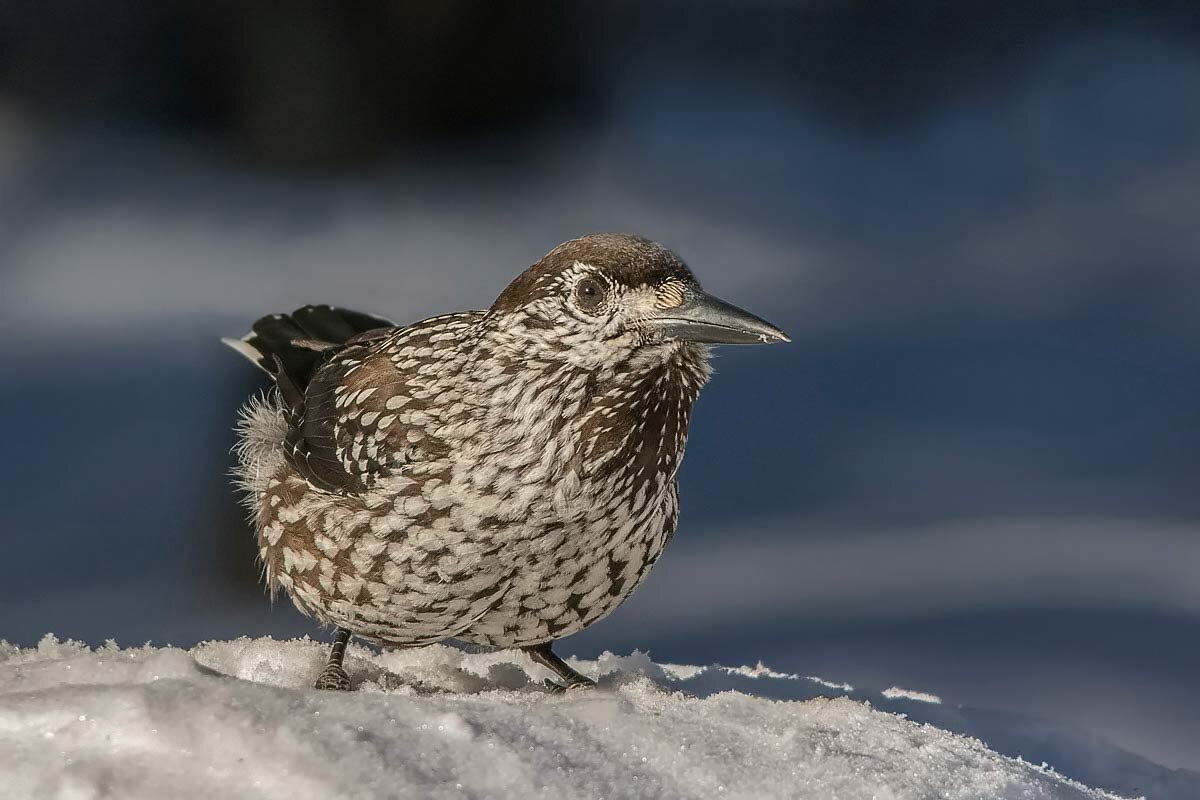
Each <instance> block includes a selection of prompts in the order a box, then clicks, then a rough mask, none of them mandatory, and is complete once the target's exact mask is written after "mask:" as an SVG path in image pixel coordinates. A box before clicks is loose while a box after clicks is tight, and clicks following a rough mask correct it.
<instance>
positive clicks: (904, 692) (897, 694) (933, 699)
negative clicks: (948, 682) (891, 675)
mask: <svg viewBox="0 0 1200 800" xmlns="http://www.w3.org/2000/svg"><path fill="white" fill-rule="evenodd" d="M880 694H881V695H883V696H884V697H886V698H887V699H889V700H895V699H897V698H900V699H903V700H916V701H917V702H918V703H935V704H939V705H940V704H941V702H942V698H940V697H938V696H937V695H936V694H929V693H927V692H914V691H913V690H912V689H901V688H900V687H899V686H892V687H891V688H888V689H884V690H883V691H882V692H880Z"/></svg>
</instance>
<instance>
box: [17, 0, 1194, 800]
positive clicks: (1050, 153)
mask: <svg viewBox="0 0 1200 800" xmlns="http://www.w3.org/2000/svg"><path fill="white" fill-rule="evenodd" d="M608 230H616V231H629V232H636V233H641V234H644V235H646V236H649V237H651V238H654V239H657V240H659V241H662V242H664V243H665V244H667V245H668V246H670V247H672V248H674V249H675V250H677V251H678V252H679V253H680V254H682V255H683V257H684V258H685V259H686V260H687V261H688V262H689V263H690V264H691V266H692V267H693V269H694V270H695V272H696V273H697V274H698V275H699V276H700V278H701V279H702V281H704V283H705V284H706V286H707V288H709V289H711V290H712V291H714V292H715V293H717V294H719V295H720V296H722V297H725V298H727V299H729V300H731V301H733V302H735V303H737V304H739V305H742V306H744V307H747V308H749V309H752V310H753V311H755V312H756V313H759V314H761V315H762V316H764V317H766V318H768V319H770V320H772V321H773V322H776V323H778V324H779V325H781V326H782V327H783V328H784V329H786V330H787V331H788V332H789V333H790V334H791V335H792V337H793V339H794V343H793V344H791V345H788V346H779V347H771V348H744V349H736V348H727V349H725V350H722V351H721V352H720V354H719V359H718V361H717V362H716V366H717V374H716V376H715V378H714V380H713V382H712V384H711V385H710V387H709V388H708V389H707V390H706V392H705V393H704V395H703V396H702V397H701V399H700V402H699V404H698V408H697V412H696V416H695V419H694V424H693V434H692V438H691V442H690V446H689V453H688V458H687V459H686V460H685V462H684V467H683V469H682V472H681V486H682V496H683V509H684V511H683V517H682V521H681V527H680V532H679V535H678V536H677V538H676V539H675V542H674V544H673V546H672V548H671V550H670V552H669V553H668V555H667V556H666V557H665V558H664V559H663V560H662V562H660V565H659V566H658V567H657V568H656V571H655V573H654V574H653V575H652V576H651V578H650V580H649V581H648V583H647V585H646V586H645V587H644V588H643V589H642V591H641V592H640V593H639V594H637V595H636V596H635V597H634V598H633V599H632V600H631V601H630V602H629V603H628V604H627V605H625V606H624V607H622V608H621V609H620V610H619V611H618V612H617V613H616V614H614V615H613V616H612V617H611V618H609V619H608V620H606V621H605V622H603V623H601V624H599V625H596V626H595V627H594V628H592V629H589V630H588V631H586V632H584V633H582V634H580V635H578V636H576V637H573V638H572V639H570V640H567V641H566V642H564V643H563V645H562V646H561V652H563V653H564V654H570V653H575V654H577V655H580V656H584V657H589V656H594V655H596V654H597V653H599V652H600V651H602V650H604V649H613V650H616V651H618V652H628V651H629V650H631V649H632V648H634V647H637V648H641V649H644V650H649V651H650V653H651V654H652V655H653V656H654V657H655V658H656V659H658V660H665V661H675V662H688V663H710V662H722V663H726V664H743V663H750V664H753V663H754V662H756V661H758V660H760V659H761V660H762V661H764V662H765V663H766V664H768V665H769V666H771V667H773V668H775V669H778V670H784V671H788V672H797V673H800V674H802V675H821V676H823V677H825V678H828V679H831V680H834V681H838V682H842V681H845V682H849V683H851V684H855V685H863V686H875V687H885V686H890V685H893V684H899V685H900V686H903V687H906V688H911V689H917V690H922V691H926V692H932V693H935V694H938V695H940V696H942V698H943V699H944V700H945V701H946V703H948V704H951V705H956V704H962V705H964V706H969V707H976V708H984V709H997V710H1002V711H1005V712H1011V713H1014V714H1020V715H1028V716H1033V717H1038V718H1041V719H1044V720H1046V721H1047V724H1048V725H1053V726H1057V727H1060V728H1068V729H1071V730H1074V731H1077V732H1080V733H1081V734H1082V735H1086V736H1094V737H1097V738H1099V739H1103V740H1106V741H1108V742H1111V743H1113V744H1114V745H1116V746H1118V747H1120V748H1123V749H1124V750H1127V751H1129V752H1130V753H1131V754H1136V755H1137V756H1139V757H1142V758H1144V759H1146V760H1148V761H1150V762H1153V763H1154V764H1158V765H1161V766H1163V767H1166V768H1169V769H1192V770H1200V579H1198V578H1200V495H1198V493H1197V480H1198V478H1200V403H1198V402H1197V394H1198V392H1200V314H1198V311H1200V268H1198V265H1200V6H1198V5H1197V4H1195V3H1194V2H1173V3H1172V2H1144V3H1126V2H1108V1H1106V0H1079V1H1078V2H1049V3H1047V2H1033V1H1032V0H1013V1H1012V2H1008V3H1003V4H999V3H985V2H965V1H963V2H935V3H910V4H906V3H867V2H841V1H839V0H825V1H824V2H819V1H818V2H807V3H803V2H802V3H785V2H779V1H778V0H743V1H742V2H733V0H705V1H704V2H698V3H697V2H691V3H683V2H672V0H654V1H653V2H637V3H635V2H620V0H617V1H615V2H599V3H589V4H562V3H556V2H549V0H546V1H545V2H532V3H530V2H526V3H515V2H512V3H504V2H498V3H488V4H477V3H468V2H439V3H418V2H391V3H374V2H372V3H354V4H345V3H334V2H321V1H320V0H293V1H292V2H289V3H275V2H268V0H238V2H234V0H215V2H214V0H206V1H205V2H199V0H190V1H187V2H178V3H171V4H165V3H146V2H137V0H108V2H105V3H102V4H98V3H91V2H85V0H39V2H31V1H29V2H23V1H22V0H6V2H3V3H0V336H2V337H3V342H4V345H3V347H0V375H2V377H0V415H2V416H0V418H2V419H3V426H4V438H3V442H4V444H3V449H2V450H0V495H2V497H3V509H4V515H3V518H2V519H3V523H2V527H0V535H2V536H3V537H4V539H3V541H4V554H5V556H4V560H3V563H4V580H3V581H0V638H6V639H8V640H10V641H13V642H17V643H20V644H25V645H28V644H33V643H36V642H37V640H38V639H39V638H40V637H41V636H42V635H43V634H45V633H46V632H49V631H52V632H54V633H56V634H58V635H59V636H62V637H75V638H82V639H85V640H87V641H89V642H91V643H93V644H99V643H101V642H103V641H104V640H105V639H107V638H114V639H116V640H117V641H118V642H120V643H122V644H140V643H142V642H145V641H148V640H152V641H154V642H157V643H163V642H169V643H175V644H180V645H190V644H192V643H194V642H196V641H198V640H201V639H206V638H213V637H230V636H237V635H241V634H247V635H262V634H273V635H277V636H293V635H300V634H304V633H312V634H314V635H316V634H318V633H319V632H318V631H317V630H316V628H315V626H314V625H312V624H311V623H310V622H308V621H307V620H306V619H304V618H302V617H300V616H299V615H298V613H296V612H295V611H294V610H293V609H292V608H291V606H290V604H288V603H287V602H286V601H284V602H280V603H277V604H276V605H275V606H274V607H272V606H271V605H270V604H269V603H268V601H267V600H266V598H265V595H264V592H263V589H262V587H261V586H260V584H259V582H258V579H259V573H258V567H257V565H256V563H255V548H254V545H253V542H252V539H251V535H250V532H249V528H248V526H247V524H246V521H245V519H244V517H243V513H242V511H241V509H240V508H239V506H238V505H237V502H236V499H235V497H234V495H233V492H232V490H231V488H230V485H229V480H228V475H227V473H228V470H229V468H230V466H231V464H232V459H231V456H230V454H229V449H230V447H231V446H232V444H233V435H232V431H231V426H232V422H233V419H234V415H235V413H236V410H237V408H238V406H239V405H240V403H241V402H242V401H243V400H244V399H245V398H246V397H247V396H248V395H249V394H250V393H251V392H252V391H254V390H256V388H257V387H259V386H260V385H261V383H262V382H261V381H260V377H259V375H258V374H257V373H256V372H255V371H254V370H253V369H252V368H251V367H250V366H249V365H248V364H247V363H245V362H244V361H243V360H242V359H240V358H239V357H237V356H236V354H234V353H233V352H231V351H229V350H227V349H226V348H224V347H223V346H221V345H220V344H219V342H218V337H220V336H223V335H235V336H236V335H240V334H241V333H242V332H244V331H245V329H246V328H247V326H248V324H249V323H250V322H251V321H252V320H253V319H254V318H255V317H257V316H259V315H261V314H264V313H268V312H274V311H287V310H290V309H292V308H294V307H296V306H299V305H302V304H304V303H309V302H331V303H336V304H339V305H344V306H349V307H352V308H362V309H363V310H366V311H371V312H376V313H380V314H383V315H386V316H389V317H391V318H394V319H398V320H401V321H413V320H417V319H420V318H422V317H425V316H430V315H433V314H436V313H441V312H445V311H449V310H456V309H466V308H484V307H486V306H488V305H489V304H490V303H491V301H492V299H493V298H494V297H495V295H496V294H498V293H499V291H500V290H501V289H502V288H503V286H504V285H505V284H506V283H507V281H508V280H509V279H510V278H512V277H513V276H515V275H516V274H517V273H518V272H519V271H521V270H522V269H523V268H525V267H526V266H528V265H529V264H531V263H533V262H534V261H536V260H537V259H538V258H539V257H540V256H541V255H542V254H543V253H544V252H545V251H547V250H548V249H550V248H551V247H553V246H554V245H556V244H557V243H559V242H560V241H563V240H565V239H568V238H572V237H574V236H577V235H580V234H583V233H589V232H595V231H608ZM1163 796H1165V795H1163Z"/></svg>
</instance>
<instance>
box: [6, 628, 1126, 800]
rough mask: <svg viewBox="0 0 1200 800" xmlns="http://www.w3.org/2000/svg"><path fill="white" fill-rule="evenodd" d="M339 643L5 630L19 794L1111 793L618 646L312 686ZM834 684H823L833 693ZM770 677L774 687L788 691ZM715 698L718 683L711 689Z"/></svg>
mask: <svg viewBox="0 0 1200 800" xmlns="http://www.w3.org/2000/svg"><path fill="white" fill-rule="evenodd" d="M324 657H325V648H324V646H323V645H321V644H319V643H316V642H312V641H309V640H296V641H285V642H279V641H274V640H272V639H238V640H235V641H230V642H209V643H205V644H201V645H199V646H197V647H195V648H193V649H191V650H180V649H175V648H169V647H165V648H159V647H144V648H136V649H119V648H117V647H116V646H115V645H108V646H105V647H101V648H98V649H95V650H91V649H88V648H87V647H86V646H84V645H80V644H76V643H72V642H67V643H60V642H58V641H57V640H55V639H54V638H53V637H47V638H46V639H44V640H43V641H42V643H41V644H40V645H39V646H38V647H37V648H31V649H19V648H16V647H13V646H11V645H7V644H4V643H2V642H0V775H3V776H4V778H3V785H2V786H0V794H2V795H3V796H4V797H13V798H26V797H29V798H42V797H47V798H49V797H53V798H65V799H70V800H74V798H97V797H121V798H158V797H171V798H192V797H197V798H198V797H222V798H260V797H261V798H279V797H286V798H289V800H300V799H301V798H340V797H347V798H359V797H361V798H391V797H428V798H459V797H469V798H484V797H493V798H497V800H499V798H527V797H543V796H544V797H549V798H555V800H559V798H576V797H579V798H626V797H630V798H633V797H645V798H672V797H681V798H683V797H687V798H693V797H696V798H699V797H703V798H707V797H729V798H755V799H756V800H757V799H760V798H785V797H787V798H791V797H795V798H831V797H838V798H880V800H884V799H885V798H886V799H898V798H926V797H939V798H972V799H973V800H974V799H975V798H1107V797H1112V795H1108V794H1105V793H1103V792H1099V791H1095V790H1090V789H1087V788H1085V787H1083V786H1081V785H1079V784H1076V783H1073V782H1071V781H1068V780H1066V779H1065V778H1062V777H1061V776H1058V775H1056V774H1054V773H1053V772H1051V771H1050V770H1047V769H1044V768H1039V767H1034V766H1032V765H1030V764H1028V763H1025V762H1022V761H1019V760H1013V759H1009V758H1005V757H1003V756H1001V755H998V754H997V753H995V752H992V751H991V750H988V749H987V748H986V747H985V746H984V745H983V744H982V743H980V742H979V741H978V740H975V739H970V738H966V737H962V736H958V735H956V734H953V733H949V732H946V731H943V730H940V729H938V728H934V727H931V726H928V725H920V724H916V723H914V722H910V721H908V720H906V719H904V718H903V717H901V716H897V715H895V714H889V713H884V712H881V711H877V710H874V709H872V708H871V707H870V705H868V704H866V703H862V702H856V701H854V700H851V699H848V698H845V697H839V698H835V699H826V698H820V697H817V698H814V699H810V700H805V701H803V702H795V701H777V700H769V699H765V698H762V697H755V696H752V695H749V694H744V693H742V692H739V691H730V690H729V687H730V686H733V685H736V686H738V687H739V688H741V689H743V690H744V689H745V688H746V687H747V685H750V686H754V685H755V684H756V683H757V682H758V681H762V682H767V683H769V682H780V681H810V682H812V685H813V686H814V687H818V684H817V683H816V682H815V681H813V680H812V679H809V678H802V677H799V676H792V675H782V674H780V673H773V672H771V671H770V670H766V669H765V668H762V667H761V665H760V667H759V668H741V669H725V668H720V667H704V668H696V667H674V666H661V665H657V664H654V663H653V662H651V661H650V660H649V659H648V658H647V657H646V656H644V655H641V654H637V653H635V654H634V655H632V656H627V657H616V656H611V655H608V654H606V655H604V656H602V657H601V658H600V659H599V660H597V661H576V662H574V666H575V667H576V668H577V669H580V670H581V671H583V672H585V673H587V674H590V675H592V676H593V677H597V678H598V679H599V681H600V687H599V688H598V689H596V690H585V691H578V692H572V693H568V694H566V695H554V694H550V693H548V692H547V691H546V690H545V689H544V688H543V686H542V678H543V677H544V675H542V674H541V672H540V671H539V668H537V667H535V666H534V665H533V664H532V663H530V662H528V661H527V660H526V659H525V658H524V657H523V656H521V655H520V654H516V653H511V652H503V653H464V652H461V651H459V650H456V649H454V648H451V647H444V646H433V647H427V648H423V649H418V650H407V651H395V652H388V653H383V654H376V653H374V652H372V651H370V650H367V649H365V648H359V647H351V649H350V653H349V656H348V659H347V668H348V670H349V672H350V674H351V677H352V678H353V679H354V681H355V683H356V685H357V686H358V687H359V690H358V691H356V692H354V693H350V694H339V693H330V692H318V691H316V690H313V689H310V688H308V687H309V685H310V683H311V681H312V680H313V677H314V676H315V675H316V674H317V672H318V671H319V669H320V667H321V666H322V665H323V663H324ZM817 690H818V691H819V687H818V688H817ZM768 693H770V692H768ZM696 695H702V696H696Z"/></svg>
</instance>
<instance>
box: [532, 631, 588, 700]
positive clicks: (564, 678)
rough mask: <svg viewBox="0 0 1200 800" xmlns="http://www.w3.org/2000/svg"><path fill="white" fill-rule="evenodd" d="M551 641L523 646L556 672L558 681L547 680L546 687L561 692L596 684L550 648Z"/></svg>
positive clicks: (533, 656) (534, 658)
mask: <svg viewBox="0 0 1200 800" xmlns="http://www.w3.org/2000/svg"><path fill="white" fill-rule="evenodd" d="M550 644H551V643H550V642H543V643H542V644H535V645H531V646H529V647H522V648H521V649H522V650H524V651H525V652H526V653H528V654H529V657H530V658H532V659H533V660H534V661H536V662H537V663H539V664H541V665H542V666H543V667H545V668H546V669H548V670H550V671H551V672H553V673H554V677H556V678H558V681H557V682H555V681H546V682H545V684H546V688H547V689H549V690H550V691H551V692H554V693H555V694H561V693H562V692H565V691H567V690H568V689H582V688H585V687H591V686H595V685H596V682H595V681H594V680H592V679H591V678H589V677H587V676H586V675H582V674H580V673H579V672H577V671H576V670H574V669H573V668H572V667H571V665H570V664H568V663H567V662H565V661H563V660H562V659H561V658H559V657H558V656H557V655H555V653H554V651H553V650H551V649H550Z"/></svg>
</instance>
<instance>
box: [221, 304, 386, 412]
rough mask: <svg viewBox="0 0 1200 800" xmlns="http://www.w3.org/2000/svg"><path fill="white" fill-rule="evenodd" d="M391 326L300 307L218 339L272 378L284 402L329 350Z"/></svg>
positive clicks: (297, 391)
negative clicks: (235, 336) (241, 333)
mask: <svg viewBox="0 0 1200 800" xmlns="http://www.w3.org/2000/svg"><path fill="white" fill-rule="evenodd" d="M395 325H396V324H395V323H394V322H391V321H390V320H386V319H384V318H382V317H376V316H372V315H370V314H364V313H362V312H361V311H350V310H347V309H344V308H334V307H333V306H326V305H320V306H305V307H304V308H298V309H296V310H295V311H293V312H292V313H291V314H271V315H270V316H266V317H263V318H261V319H260V320H258V321H257V322H255V323H254V325H253V326H251V328H250V332H249V333H247V334H246V335H245V336H243V337H242V338H241V339H222V340H221V341H223V342H224V343H225V344H227V345H229V346H230V347H232V348H233V349H234V350H237V351H238V352H239V353H241V354H242V355H244V356H245V357H246V358H248V359H250V361H252V362H254V364H256V365H257V366H258V367H259V368H261V369H262V370H263V371H265V372H266V373H267V374H268V375H270V376H271V377H272V378H274V379H275V383H276V385H277V386H278V387H279V391H280V393H281V394H283V395H284V399H285V400H288V399H289V397H288V396H289V395H299V394H303V392H304V389H305V388H306V387H307V386H308V382H309V380H311V379H312V376H313V373H314V372H316V370H317V367H319V366H320V365H321V364H322V362H324V360H325V358H326V356H328V355H329V352H330V351H331V350H334V349H336V348H337V347H338V346H339V345H342V344H345V343H346V342H348V341H349V340H351V339H353V338H355V337H356V336H358V335H360V334H362V333H366V332H367V331H372V330H376V329H378V328H393V327H395ZM289 404H290V403H289Z"/></svg>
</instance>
